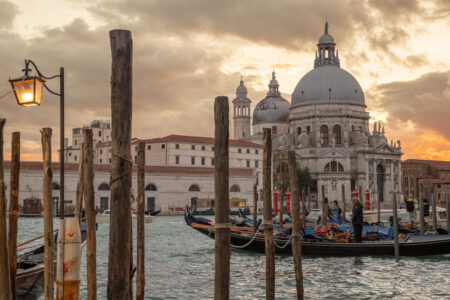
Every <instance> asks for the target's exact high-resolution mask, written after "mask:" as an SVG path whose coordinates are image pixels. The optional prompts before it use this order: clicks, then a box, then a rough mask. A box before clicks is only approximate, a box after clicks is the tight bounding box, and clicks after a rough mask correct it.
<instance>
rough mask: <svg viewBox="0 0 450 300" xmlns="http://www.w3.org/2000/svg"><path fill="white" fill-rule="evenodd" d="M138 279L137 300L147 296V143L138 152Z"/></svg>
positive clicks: (142, 144) (140, 146) (140, 144)
mask: <svg viewBox="0 0 450 300" xmlns="http://www.w3.org/2000/svg"><path fill="white" fill-rule="evenodd" d="M137 167H138V169H137V191H138V195H137V233H136V234H137V262H136V264H137V277H136V300H144V296H145V223H144V219H145V207H144V206H145V204H144V202H145V200H144V193H145V192H144V189H145V143H144V142H139V145H138V152H137Z"/></svg>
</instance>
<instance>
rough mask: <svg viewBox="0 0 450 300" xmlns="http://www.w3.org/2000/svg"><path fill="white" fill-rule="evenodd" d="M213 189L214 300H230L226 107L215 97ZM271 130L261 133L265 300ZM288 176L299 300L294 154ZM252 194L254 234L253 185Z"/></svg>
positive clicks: (270, 263) (271, 287) (270, 282)
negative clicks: (214, 205)
mask: <svg viewBox="0 0 450 300" xmlns="http://www.w3.org/2000/svg"><path fill="white" fill-rule="evenodd" d="M214 124H215V132H214V138H215V144H214V160H215V172H214V176H215V177H214V186H215V199H216V208H215V220H216V222H215V277H214V299H216V300H217V299H230V255H231V242H230V239H231V224H230V218H229V212H230V208H229V189H228V185H229V174H228V172H229V166H228V156H229V153H228V139H229V104H228V98H227V97H224V96H220V97H216V99H215V103H214ZM271 136H272V134H271V130H270V129H264V152H263V199H264V221H263V225H264V235H265V254H266V299H275V245H274V237H273V221H272V202H271V199H272V197H271V193H272V189H271V170H272V168H271V163H272V141H271ZM289 175H290V185H291V188H292V200H291V202H292V215H293V228H292V254H293V257H294V269H295V279H296V287H297V298H298V299H303V272H302V260H301V226H302V224H301V222H302V221H304V220H305V215H304V213H305V211H306V210H305V201H304V199H305V197H304V192H303V197H302V201H301V202H302V206H303V216H302V220H301V219H300V188H299V185H298V181H297V170H296V162H295V153H294V152H293V151H289ZM253 194H254V203H255V209H254V215H253V220H254V227H253V230H254V231H256V230H257V227H256V226H257V225H256V223H257V222H256V220H257V215H256V211H257V207H256V202H257V201H256V197H257V192H256V184H255V185H254V188H253Z"/></svg>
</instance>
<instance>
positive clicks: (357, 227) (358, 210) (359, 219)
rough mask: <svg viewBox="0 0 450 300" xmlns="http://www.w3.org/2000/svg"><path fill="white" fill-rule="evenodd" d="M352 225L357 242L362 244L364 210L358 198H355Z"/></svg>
mask: <svg viewBox="0 0 450 300" xmlns="http://www.w3.org/2000/svg"><path fill="white" fill-rule="evenodd" d="M352 225H353V231H354V233H355V242H356V243H361V242H362V229H363V210H362V205H361V203H359V199H358V198H353V210H352Z"/></svg>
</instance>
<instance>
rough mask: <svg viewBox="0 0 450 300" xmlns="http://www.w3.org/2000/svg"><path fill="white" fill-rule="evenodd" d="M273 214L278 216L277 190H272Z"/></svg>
mask: <svg viewBox="0 0 450 300" xmlns="http://www.w3.org/2000/svg"><path fill="white" fill-rule="evenodd" d="M273 214H274V215H275V216H276V215H278V191H277V189H274V190H273Z"/></svg>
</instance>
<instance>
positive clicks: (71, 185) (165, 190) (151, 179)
mask: <svg viewBox="0 0 450 300" xmlns="http://www.w3.org/2000/svg"><path fill="white" fill-rule="evenodd" d="M9 177H10V171H9V170H5V182H6V189H7V191H6V196H7V197H6V198H7V201H8V203H9V191H10V187H9V180H8V178H9ZM59 180H60V178H59V172H57V171H54V173H53V182H54V183H57V184H59ZM77 181H78V172H71V171H69V172H68V171H66V172H65V193H64V197H65V202H66V205H67V204H69V203H70V204H72V205H75V202H76V186H77ZM109 181H110V173H109V172H96V173H95V176H94V191H95V205H96V206H98V207H100V198H101V197H107V198H108V201H109V199H110V197H111V194H110V193H111V192H110V191H103V190H99V189H98V188H99V186H100V185H101V184H103V183H106V184H109ZM136 183H137V179H136V174H135V173H133V183H132V194H133V195H134V199H137V187H136ZM150 183H151V184H154V185H155V186H156V187H157V191H146V192H145V199H146V201H147V198H148V197H155V198H156V203H155V204H156V207H157V208H161V210H162V212H163V213H169V212H170V208H172V207H176V208H178V209H181V208H184V207H185V206H186V205H190V203H191V198H192V197H197V198H214V174H195V175H194V174H172V173H171V174H162V173H161V174H155V173H146V174H145V184H146V185H147V184H150ZM254 183H255V176H253V175H251V176H231V177H230V187H231V186H232V185H235V184H236V185H238V186H239V188H240V192H237V193H230V198H233V197H236V198H242V199H247V204H248V206H249V207H253V184H254ZM193 184H196V185H198V186H199V187H200V191H199V192H189V187H190V186H191V185H193ZM59 193H60V191H59V190H54V191H53V197H57V198H58V199H59V196H60V194H59ZM42 195H43V173H42V170H34V171H27V170H22V171H21V172H20V185H19V204H20V205H22V204H23V200H24V199H26V198H29V197H36V198H39V199H41V200H42V199H43V196H42ZM135 205H136V203H135V202H134V203H132V206H133V207H135ZM179 213H180V212H179Z"/></svg>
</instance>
